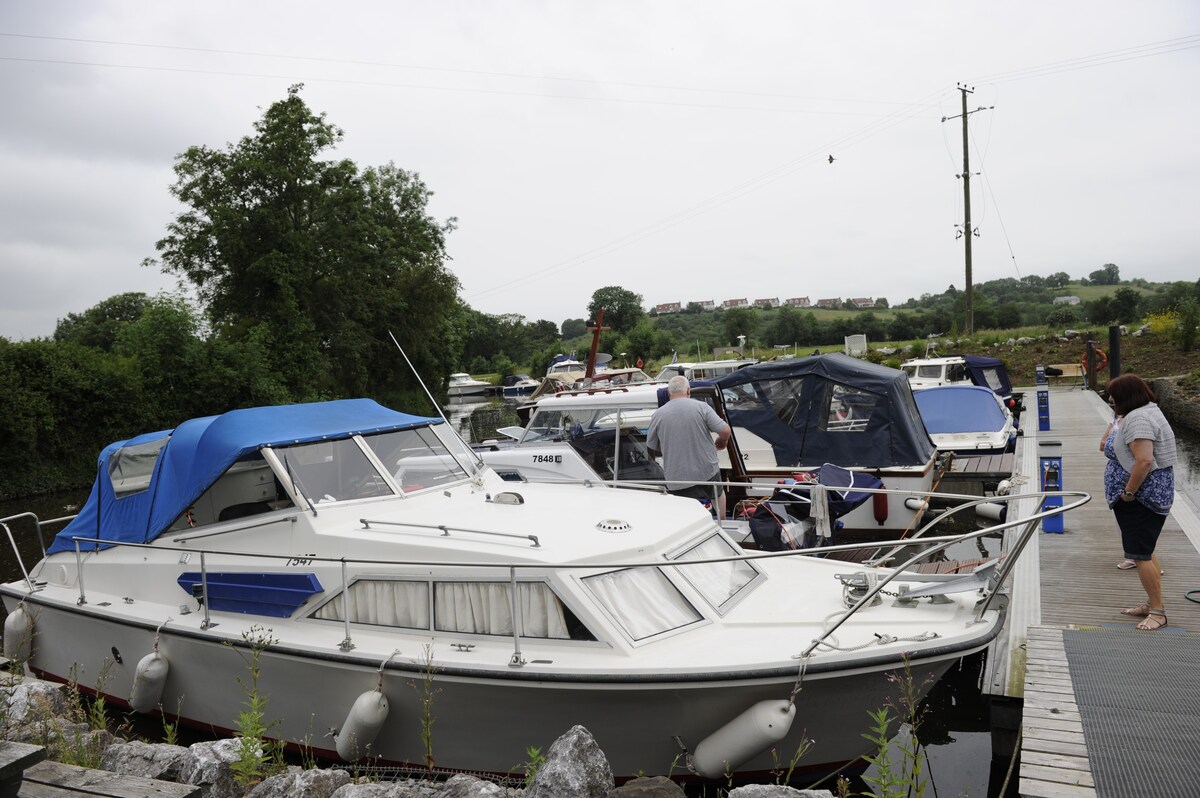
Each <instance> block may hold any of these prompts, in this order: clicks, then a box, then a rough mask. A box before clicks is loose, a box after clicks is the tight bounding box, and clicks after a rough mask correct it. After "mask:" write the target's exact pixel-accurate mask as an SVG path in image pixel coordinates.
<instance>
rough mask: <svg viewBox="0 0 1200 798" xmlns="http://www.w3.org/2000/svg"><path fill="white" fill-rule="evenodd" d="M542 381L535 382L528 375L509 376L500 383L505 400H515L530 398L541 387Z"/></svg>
mask: <svg viewBox="0 0 1200 798" xmlns="http://www.w3.org/2000/svg"><path fill="white" fill-rule="evenodd" d="M541 384H542V382H541V380H535V379H533V378H532V377H530V376H529V375H528V374H509V375H508V376H507V377H505V378H504V379H503V380H501V381H500V385H501V386H502V387H503V389H504V398H505V399H515V398H516V397H518V396H529V394H531V393H533V392H534V391H535V390H537V387H538V386H539V385H541Z"/></svg>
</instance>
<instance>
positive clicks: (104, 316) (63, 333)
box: [54, 291, 151, 352]
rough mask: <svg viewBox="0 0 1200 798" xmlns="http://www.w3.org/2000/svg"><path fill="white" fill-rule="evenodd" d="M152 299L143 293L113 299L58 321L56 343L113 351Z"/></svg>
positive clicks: (117, 296)
mask: <svg viewBox="0 0 1200 798" xmlns="http://www.w3.org/2000/svg"><path fill="white" fill-rule="evenodd" d="M150 302H151V300H150V298H149V297H148V296H146V295H145V294H143V293H142V292H140V291H131V292H129V293H125V294H117V295H116V296H111V297H109V298H108V299H105V300H103V301H101V302H99V303H97V304H96V305H94V306H92V307H90V308H88V309H87V310H85V311H83V312H82V313H68V314H67V315H66V318H62V319H59V320H58V325H57V326H56V327H55V328H54V340H55V341H56V342H57V343H60V344H66V343H70V344H79V345H80V346H90V347H94V348H96V349H103V350H104V351H106V352H107V351H109V350H111V349H112V347H113V344H114V343H115V342H116V340H117V335H118V334H119V333H120V331H121V328H122V327H124V326H125V325H128V324H131V323H133V322H135V321H137V320H138V319H140V318H141V316H142V314H143V313H144V312H145V311H146V308H147V307H148V306H149V305H150Z"/></svg>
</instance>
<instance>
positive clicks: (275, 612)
mask: <svg viewBox="0 0 1200 798" xmlns="http://www.w3.org/2000/svg"><path fill="white" fill-rule="evenodd" d="M207 578H208V608H209V609H211V610H218V611H222V612H240V613H242V614H244V615H266V616H267V617H270V618H289V617H291V615H292V613H293V612H295V611H296V608H297V607H299V606H301V605H302V604H304V602H306V601H308V599H309V597H311V596H314V595H316V594H317V593H320V592H321V591H322V590H323V589H324V588H322V587H321V583H320V582H319V581H317V575H316V574H313V573H296V572H293V571H289V572H287V573H277V572H276V573H273V572H258V573H256V572H246V571H236V572H230V573H210V574H208V577H207ZM176 581H177V582H178V583H179V586H180V587H181V588H183V591H184V592H185V593H187V594H188V595H189V596H192V597H193V598H197V599H198V598H199V597H200V596H201V592H202V591H201V587H200V585H201V582H200V572H199V571H189V572H187V573H183V574H180V575H179V579H177V580H176Z"/></svg>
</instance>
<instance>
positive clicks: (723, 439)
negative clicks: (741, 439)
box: [717, 424, 733, 452]
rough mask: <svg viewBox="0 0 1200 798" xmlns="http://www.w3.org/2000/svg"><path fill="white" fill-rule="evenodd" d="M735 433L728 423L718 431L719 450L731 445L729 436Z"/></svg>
mask: <svg viewBox="0 0 1200 798" xmlns="http://www.w3.org/2000/svg"><path fill="white" fill-rule="evenodd" d="M732 434H733V430H731V429H730V428H729V425H728V424H726V425H725V428H724V429H722V430H721V431H720V432H718V433H717V451H718V452H719V451H721V450H722V449H724V448H725V447H726V446H728V445H729V436H730V435H732Z"/></svg>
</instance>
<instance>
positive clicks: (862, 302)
mask: <svg viewBox="0 0 1200 798" xmlns="http://www.w3.org/2000/svg"><path fill="white" fill-rule="evenodd" d="M1060 299H1074V300H1075V303H1078V302H1079V299H1078V298H1076V297H1060V298H1059V299H1055V300H1054V301H1055V303H1059V301H1060ZM847 303H848V304H850V305H851V306H853V307H855V308H873V307H875V297H863V296H860V297H854V298H852V299H848V300H844V299H842V298H841V297H829V298H826V299H818V300H817V301H816V304H815V305H814V304H813V302H812V300H811V299H809V298H808V297H806V296H795V297H791V298H790V299H785V300H783V301H782V302H781V301H780V299H779V297H765V298H763V299H756V300H754V301H753V302H751V301H750V300H749V299H747V298H745V297H740V298H736V299H725V300H722V301H721V304H720V307H721V309H722V310H732V309H734V308H751V307H753V308H762V309H764V310H765V309H769V308H778V307H787V308H811V307H817V308H829V309H833V310H836V309H839V308H842V307H845V306H846V304H847ZM1075 303H1072V304H1075ZM716 308H717V303H716V302H714V301H713V300H711V299H701V300H693V301H691V302H686V303H684V302H662V303H660V304H657V305H655V306H654V307H653V308H651V309H650V312H651V313H653V314H654V315H656V316H665V315H667V314H668V313H682V312H683V311H684V310H685V309H687V310H692V311H694V310H696V309H699V310H716Z"/></svg>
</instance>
